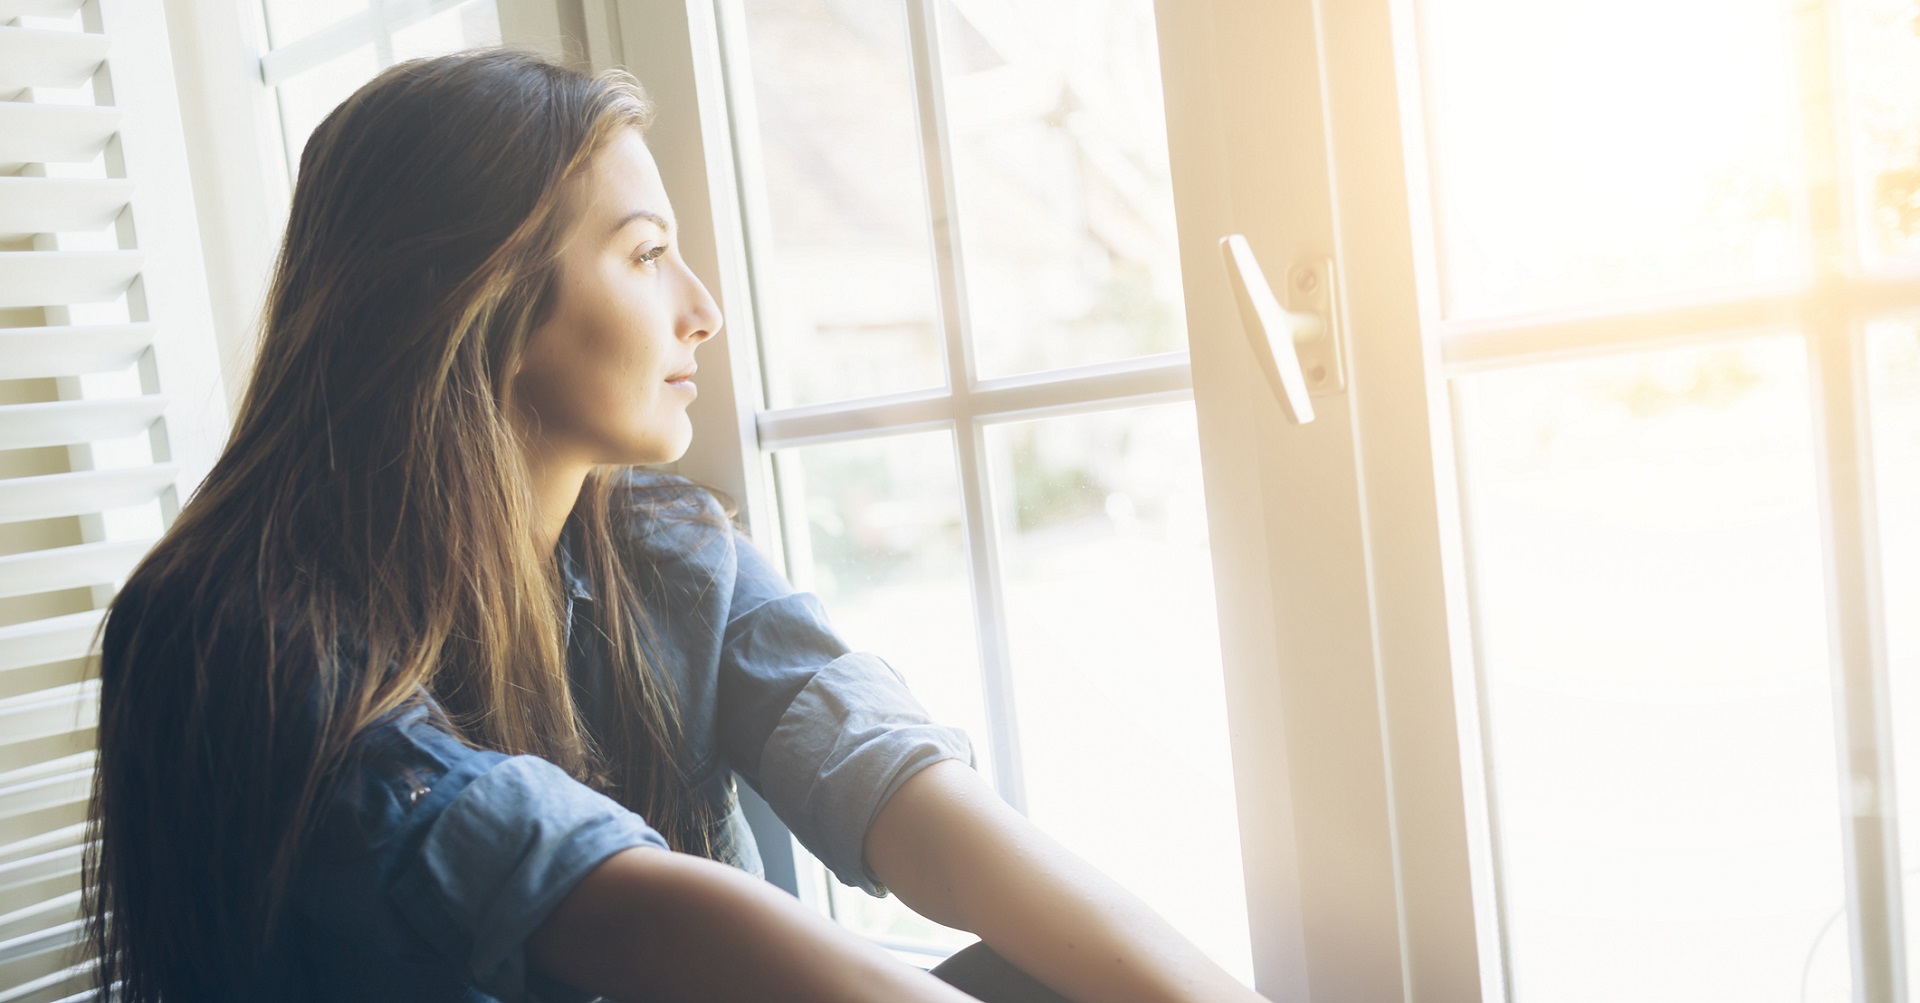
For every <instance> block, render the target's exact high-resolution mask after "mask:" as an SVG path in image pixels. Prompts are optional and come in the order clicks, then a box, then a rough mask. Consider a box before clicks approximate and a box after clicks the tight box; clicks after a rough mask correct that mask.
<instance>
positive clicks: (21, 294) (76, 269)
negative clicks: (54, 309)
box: [0, 251, 141, 307]
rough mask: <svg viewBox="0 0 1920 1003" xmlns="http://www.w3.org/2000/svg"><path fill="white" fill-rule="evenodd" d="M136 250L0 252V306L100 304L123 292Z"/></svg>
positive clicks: (136, 267) (134, 268)
mask: <svg viewBox="0 0 1920 1003" xmlns="http://www.w3.org/2000/svg"><path fill="white" fill-rule="evenodd" d="M140 260H141V254H140V252H139V251H0V307H20V306H61V305H65V304H68V303H99V302H102V301H105V300H110V299H113V298H114V297H115V296H118V295H120V294H121V293H123V292H126V291H127V284H128V283H130V282H132V281H133V278H134V276H136V275H139V274H140Z"/></svg>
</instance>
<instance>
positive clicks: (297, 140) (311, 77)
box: [277, 43, 380, 179]
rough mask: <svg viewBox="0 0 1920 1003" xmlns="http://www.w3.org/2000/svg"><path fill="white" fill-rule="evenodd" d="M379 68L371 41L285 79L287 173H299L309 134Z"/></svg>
mask: <svg viewBox="0 0 1920 1003" xmlns="http://www.w3.org/2000/svg"><path fill="white" fill-rule="evenodd" d="M378 72H380V63H379V59H378V57H377V56H375V55H374V51H373V45H372V44H371V43H369V44H367V45H362V46H360V47H359V48H357V49H354V50H352V51H350V52H348V53H347V54H346V55H343V56H337V57H335V58H333V59H330V60H328V61H327V62H324V63H321V64H320V65H319V66H316V67H314V68H313V69H311V70H308V71H307V72H305V73H302V74H300V75H298V76H295V77H293V78H291V79H289V80H287V81H286V82H285V83H282V84H281V85H280V86H279V87H278V88H277V90H278V91H279V92H280V131H281V135H282V136H284V137H285V139H286V143H287V176H288V177H291V178H295V179H297V178H298V177H299V176H300V151H302V150H304V149H306V146H307V137H308V136H310V135H312V134H313V130H314V129H315V128H316V127H317V126H319V124H320V123H321V122H323V121H325V120H326V117H327V116H328V115H329V114H331V113H332V112H333V109H334V108H336V107H338V106H339V104H340V102H342V101H345V100H346V99H347V98H348V96H349V95H351V94H352V93H353V92H354V91H357V90H359V89H360V85H361V84H364V83H366V82H367V81H368V80H371V79H373V75H374V74H375V73H378Z"/></svg>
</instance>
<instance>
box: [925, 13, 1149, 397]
mask: <svg viewBox="0 0 1920 1003" xmlns="http://www.w3.org/2000/svg"><path fill="white" fill-rule="evenodd" d="M940 10H941V22H940V42H941V52H942V55H943V63H944V65H945V73H946V97H947V125H948V128H949V130H950V134H951V136H952V141H953V156H954V174H955V182H956V184H957V186H958V190H959V197H960V222H961V228H960V229H961V235H962V237H963V240H962V250H963V253H964V255H965V265H966V286H967V303H968V309H969V311H970V313H969V316H970V318H971V322H972V323H971V327H972V329H973V340H974V346H975V349H976V351H977V353H978V354H977V363H976V371H977V372H978V373H979V375H981V376H984V377H993V376H1006V375H1009V374H1014V373H1025V372H1032V371H1034V370H1039V369H1052V368H1057V367H1061V366H1072V365H1082V364H1086V363H1092V362H1106V361H1110V360H1113V359H1124V358H1130V357H1133V356H1138V355H1146V354H1150V353H1154V352H1172V351H1178V350H1180V349H1183V348H1185V347H1186V344H1187V338H1186V326H1185V315H1184V312H1183V311H1182V309H1181V299H1180V261H1179V248H1178V245H1177V242H1176V235H1175V232H1174V223H1173V189H1172V187H1171V183H1170V182H1169V180H1168V174H1167V136H1166V126H1165V122H1164V121H1163V119H1162V115H1161V109H1162V108H1163V107H1164V104H1163V102H1162V98H1161V94H1160V72H1159V70H1160V56H1159V49H1158V46H1157V43H1156V39H1155V36H1154V21H1153V4H1152V3H1151V0H1124V2H1112V3H1101V4H1088V3H1082V2H1077V0H1028V2H1024V3H1019V4H967V5H965V7H964V8H962V7H957V6H956V5H954V4H952V3H946V2H943V3H942V4H941V5H940Z"/></svg>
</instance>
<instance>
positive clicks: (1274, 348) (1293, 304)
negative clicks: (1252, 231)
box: [1220, 233, 1347, 425]
mask: <svg viewBox="0 0 1920 1003" xmlns="http://www.w3.org/2000/svg"><path fill="white" fill-rule="evenodd" d="M1220 254H1221V256H1222V257H1223V258H1225V259H1226V263H1227V277H1228V278H1230V279H1231V280H1232V281H1233V295H1234V299H1235V300H1237V301H1239V304H1240V323H1241V326H1242V327H1244V328H1245V329H1246V333H1247V340H1248V341H1249V342H1251V343H1252V345H1253V356H1254V358H1256V359H1258V360H1260V369H1261V371H1262V372H1264V373H1266V375H1267V385H1268V386H1270V387H1272V388H1273V395H1274V397H1275V398H1277V399H1278V400H1279V401H1280V409H1281V410H1283V411H1285V412H1286V413H1287V417H1288V418H1289V419H1292V421H1293V423H1294V424H1296V425H1304V424H1306V423H1307V422H1310V421H1312V420H1313V398H1314V397H1317V396H1325V395H1327V394H1336V393H1340V392H1342V391H1344V390H1346V386H1347V380H1346V372H1345V369H1344V367H1342V366H1341V364H1340V346H1339V322H1338V320H1337V318H1335V316H1334V312H1333V311H1334V304H1335V303H1337V302H1338V300H1337V299H1336V298H1335V297H1334V295H1333V263H1332V262H1331V261H1326V260H1321V261H1315V262H1304V263H1301V264H1299V265H1295V266H1294V267H1293V268H1292V269H1290V270H1289V271H1288V273H1287V285H1286V293H1287V299H1288V301H1289V302H1288V303H1287V305H1284V306H1283V305H1282V304H1281V301H1280V300H1279V299H1277V298H1275V297H1274V295H1273V289H1272V288H1271V287H1269V286H1268V285H1267V278H1266V275H1265V274H1263V273H1262V272H1261V271H1260V263H1259V262H1257V261H1255V260H1254V257H1253V248H1252V247H1250V246H1248V244H1247V238H1245V237H1243V236H1241V235H1240V234H1237V233H1236V234H1231V235H1229V236H1226V237H1222V238H1221V239H1220Z"/></svg>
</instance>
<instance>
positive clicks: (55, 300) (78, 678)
mask: <svg viewBox="0 0 1920 1003" xmlns="http://www.w3.org/2000/svg"><path fill="white" fill-rule="evenodd" d="M175 95H176V91H175V88H174V84H173V68H172V63H171V59H170V56H169V54H168V45H167V31H166V23H165V19H164V10H163V7H162V5H161V3H160V2H159V0H0V1003H43V1001H58V1000H68V999H77V998H81V997H83V996H84V995H85V994H86V993H87V991H88V990H89V988H90V984H91V983H90V979H91V964H90V963H89V962H88V961H87V959H86V958H85V956H84V952H83V950H82V947H81V942H80V937H81V926H80V858H81V850H82V843H83V840H84V836H85V819H86V802H87V797H88V794H89V790H90V784H91V776H92V767H93V751H92V750H93V744H94V741H93V740H94V721H95V715H96V711H97V702H98V698H97V690H98V685H97V683H96V682H94V681H93V676H94V671H93V669H92V667H91V666H90V665H89V664H88V661H87V659H88V655H89V652H90V646H91V643H92V641H93V638H94V636H95V629H96V628H97V627H98V625H99V622H100V615H101V614H100V611H101V610H102V609H103V608H104V606H105V604H106V602H107V600H108V599H110V598H111V597H112V594H113V589H114V588H115V587H116V586H117V584H118V583H119V582H120V580H121V579H123V578H124V577H125V575H126V573H127V571H128V570H129V569H131V568H132V566H133V564H134V563H135V562H137V561H138V560H139V559H140V557H141V555H142V554H144V553H145V552H146V550H147V548H148V547H150V546H151V545H152V543H153V541H154V539H155V537H157V536H158V535H159V533H160V532H161V530H162V529H163V528H164V527H165V526H166V524H167V522H168V521H170V520H171V519H172V518H173V516H174V513H175V512H176V511H177V509H178V507H179V504H180V500H181V499H182V498H184V497H185V496H186V495H187V493H188V492H189V491H190V490H191V487H192V485H194V484H196V483H197V482H198V480H199V478H200V477H201V476H202V475H203V474H204V472H205V470H206V468H207V466H208V465H209V464H210V463H211V462H212V459H213V457H214V456H215V455H216V454H217V451H218V448H219V445H220V443H221V441H222V440H223V438H224V435H225V422H226V415H225V408H224V398H223V396H222V393H221V385H220V377H219V368H218V358H217V355H216V350H215V348H214V342H213V338H212V333H211V327H210V325H211V322H210V311H209V305H208V302H207V293H206V281H205V275H204V274H203V266H202V264H201V257H200V247H199V240H198V236H197V234H196V231H195V222H194V214H193V203H192V196H191V188H190V185H189V181H188V175H187V167H186V153H185V146H184V142H183V138H182V135H181V130H180V115H179V107H178V105H177V98H176V96H175Z"/></svg>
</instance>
